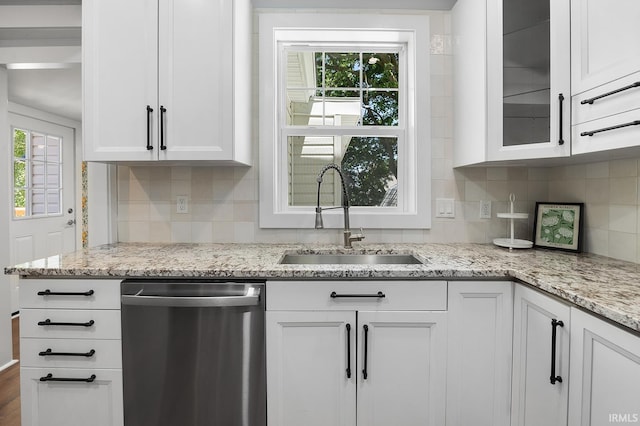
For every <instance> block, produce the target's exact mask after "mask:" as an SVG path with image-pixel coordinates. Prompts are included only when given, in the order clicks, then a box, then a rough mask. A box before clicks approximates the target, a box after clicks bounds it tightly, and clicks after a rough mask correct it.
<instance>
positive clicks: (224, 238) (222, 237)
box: [213, 221, 235, 243]
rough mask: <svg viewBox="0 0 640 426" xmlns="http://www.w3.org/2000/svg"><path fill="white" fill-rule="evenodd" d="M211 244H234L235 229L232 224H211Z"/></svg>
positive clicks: (215, 222)
mask: <svg viewBox="0 0 640 426" xmlns="http://www.w3.org/2000/svg"><path fill="white" fill-rule="evenodd" d="M213 242H214V243H233V242H235V227H234V226H233V222H218V221H214V222H213Z"/></svg>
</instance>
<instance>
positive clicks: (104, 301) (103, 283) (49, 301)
mask: <svg viewBox="0 0 640 426" xmlns="http://www.w3.org/2000/svg"><path fill="white" fill-rule="evenodd" d="M47 290H49V291H48V292H47ZM45 292H46V293H64V294H46V293H45ZM38 293H40V294H38ZM67 293H76V294H67ZM85 294H86V295H85ZM20 308H63V309H69V308H70V309H120V280H97V279H96V280H84V279H82V280H74V279H21V280H20Z"/></svg>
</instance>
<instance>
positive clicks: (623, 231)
mask: <svg viewBox="0 0 640 426" xmlns="http://www.w3.org/2000/svg"><path fill="white" fill-rule="evenodd" d="M428 14H429V16H430V19H431V26H430V27H431V43H430V49H431V51H430V62H431V76H430V78H431V93H430V96H431V157H432V158H431V161H432V176H431V197H432V206H433V207H432V217H433V219H432V227H431V229H428V230H419V229H365V230H364V231H365V235H366V240H365V241H364V242H363V244H366V243H367V242H477V243H490V242H491V241H492V240H493V238H497V237H506V236H508V232H509V227H508V221H507V220H505V219H498V218H497V217H496V213H498V212H505V211H508V199H509V194H510V193H514V194H515V195H516V211H522V212H528V213H529V214H530V218H529V220H522V221H517V223H516V225H517V226H516V238H522V239H527V240H530V239H531V238H532V232H533V231H532V229H533V213H534V206H535V202H536V201H553V202H584V203H585V204H586V207H585V214H586V218H585V250H586V251H589V252H592V253H597V254H602V255H606V256H611V257H615V258H619V259H625V260H630V261H633V262H637V261H638V260H639V259H638V255H639V253H640V250H639V249H638V246H639V245H640V237H639V235H638V230H639V229H640V216H639V215H638V200H639V199H640V197H639V196H638V190H639V188H640V185H639V179H640V177H639V174H638V169H639V166H638V161H639V160H637V159H631V160H616V161H608V162H599V163H592V164H587V165H572V166H562V167H553V168H527V167H514V168H508V167H476V168H465V169H454V168H453V149H452V148H453V147H452V145H453V140H452V132H453V131H452V128H453V126H452V120H453V118H452V115H453V114H452V87H451V85H452V78H451V68H452V66H451V65H452V58H451V47H450V43H451V42H450V34H451V24H450V14H449V13H448V12H428ZM254 45H257V43H254ZM254 57H257V55H254ZM255 74H257V73H254V79H255V80H256V82H255V83H254V85H255V87H257V75H255ZM254 110H256V108H254ZM254 121H255V122H257V120H254ZM254 129H257V125H255V123H254ZM253 134H254V141H253V144H254V158H255V160H254V164H255V165H254V166H253V167H217V166H216V167H188V166H185V167H182V166H181V167H176V166H172V167H169V166H155V165H154V166H122V165H121V166H118V169H117V173H118V240H119V241H121V242H133V241H136V242H300V243H311V242H320V243H335V244H339V243H340V241H341V233H340V231H339V230H338V229H323V230H316V229H314V227H313V217H310V219H309V226H308V227H306V228H304V229H261V228H260V227H259V224H258V222H259V220H258V202H259V200H258V165H257V163H258V161H257V150H258V140H257V131H254V132H253ZM177 196H186V197H187V200H188V212H187V213H181V214H178V213H176V207H177V206H176V198H177ZM436 198H454V199H455V200H456V202H455V211H456V217H455V218H453V219H440V218H436V217H435V211H434V209H435V199H436ZM481 200H489V201H491V202H492V203H491V208H492V218H491V219H480V201H481ZM352 226H353V227H354V228H355V227H358V224H357V223H352Z"/></svg>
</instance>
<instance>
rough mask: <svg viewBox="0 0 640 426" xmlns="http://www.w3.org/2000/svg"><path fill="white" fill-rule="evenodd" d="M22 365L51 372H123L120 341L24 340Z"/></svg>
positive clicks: (21, 344)
mask: <svg viewBox="0 0 640 426" xmlns="http://www.w3.org/2000/svg"><path fill="white" fill-rule="evenodd" d="M20 365H22V366H23V367H52V368H122V343H121V341H120V340H94V339H28V338H25V339H21V340H20Z"/></svg>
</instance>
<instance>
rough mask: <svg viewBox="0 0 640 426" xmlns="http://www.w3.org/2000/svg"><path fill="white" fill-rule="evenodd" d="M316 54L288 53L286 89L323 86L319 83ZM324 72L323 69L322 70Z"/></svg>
mask: <svg viewBox="0 0 640 426" xmlns="http://www.w3.org/2000/svg"><path fill="white" fill-rule="evenodd" d="M314 55H315V54H314V52H308V51H306V52H305V51H301V52H298V51H287V52H286V58H287V67H286V69H287V72H286V76H285V77H286V87H287V88H289V89H295V88H305V89H312V88H315V87H320V86H321V85H322V77H320V78H321V80H320V83H319V84H318V83H317V78H318V77H317V76H316V65H315V63H314V61H315V59H314ZM320 69H321V70H322V68H320Z"/></svg>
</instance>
